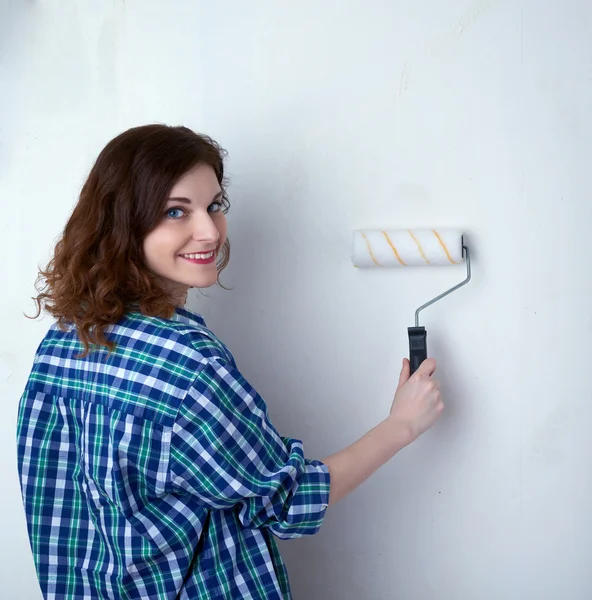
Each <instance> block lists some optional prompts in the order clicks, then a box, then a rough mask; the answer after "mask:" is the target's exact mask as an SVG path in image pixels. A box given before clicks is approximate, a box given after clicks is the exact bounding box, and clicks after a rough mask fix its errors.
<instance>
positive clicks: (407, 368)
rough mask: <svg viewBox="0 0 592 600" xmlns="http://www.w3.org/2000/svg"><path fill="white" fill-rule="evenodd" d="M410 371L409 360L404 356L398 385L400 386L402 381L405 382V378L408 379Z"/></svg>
mask: <svg viewBox="0 0 592 600" xmlns="http://www.w3.org/2000/svg"><path fill="white" fill-rule="evenodd" d="M410 372H411V365H410V364H409V361H408V360H407V359H406V358H404V359H403V366H402V367H401V374H400V375H399V385H398V387H401V386H402V385H403V384H404V383H406V382H407V380H408V379H409V375H410Z"/></svg>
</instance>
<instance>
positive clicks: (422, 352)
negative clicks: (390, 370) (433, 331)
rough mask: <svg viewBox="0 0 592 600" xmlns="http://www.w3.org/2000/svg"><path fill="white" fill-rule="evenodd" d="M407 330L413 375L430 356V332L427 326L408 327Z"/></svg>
mask: <svg viewBox="0 0 592 600" xmlns="http://www.w3.org/2000/svg"><path fill="white" fill-rule="evenodd" d="M407 332H408V333H409V362H410V363H411V375H413V373H415V371H417V369H418V368H419V365H421V363H422V362H423V361H424V360H425V359H426V358H427V357H428V343H427V337H428V332H427V331H426V329H425V327H408V328H407Z"/></svg>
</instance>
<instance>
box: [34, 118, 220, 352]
mask: <svg viewBox="0 0 592 600" xmlns="http://www.w3.org/2000/svg"><path fill="white" fill-rule="evenodd" d="M225 156H226V152H225V151H224V150H223V149H222V148H221V147H220V146H219V145H218V144H217V143H216V142H215V141H214V140H212V139H211V138H210V137H208V136H206V135H203V134H197V133H195V132H193V131H191V130H190V129H188V128H187V127H173V126H168V125H160V124H153V125H144V126H140V127H133V128H131V129H128V130H127V131H124V132H123V133H121V134H120V135H118V136H117V137H115V138H114V139H112V140H111V141H110V142H109V143H108V144H107V145H106V146H105V148H104V149H103V150H102V151H101V153H100V154H99V156H98V158H97V160H96V162H95V164H94V166H93V167H92V169H91V171H90V173H89V175H88V178H87V180H86V182H85V183H84V185H83V187H82V190H81V192H80V197H79V199H78V202H77V204H76V206H75V208H74V210H73V212H72V214H71V216H70V218H69V220H68V222H67V224H66V227H65V228H64V231H63V233H62V236H61V238H60V239H59V241H58V242H57V244H56V246H55V251H54V255H53V258H52V259H51V260H50V261H49V263H48V265H47V267H46V268H45V269H41V268H40V269H39V276H38V278H37V281H36V284H35V287H36V290H37V291H38V292H39V293H38V295H37V296H36V297H34V298H33V300H35V302H36V304H37V314H36V315H35V316H34V317H33V318H37V317H39V315H40V314H41V311H42V308H45V310H46V311H47V312H49V313H50V314H51V315H53V316H54V317H56V318H57V321H58V324H59V326H60V327H61V328H62V329H66V328H67V327H68V326H69V325H70V324H74V325H75V326H76V328H77V331H78V335H79V338H80V340H81V342H82V344H83V346H84V353H83V354H82V356H86V355H87V354H88V352H89V351H90V349H91V345H98V346H106V347H107V348H108V349H109V350H110V351H111V350H113V348H114V346H115V345H114V343H113V342H112V341H110V340H108V339H107V338H106V336H105V329H106V328H107V327H108V326H109V325H110V324H113V323H116V322H118V321H119V320H120V319H121V318H122V317H123V315H124V314H125V313H126V312H128V311H130V310H139V311H140V312H142V313H143V314H146V315H150V316H159V317H164V318H169V317H170V316H172V314H173V311H174V303H173V300H172V298H171V295H170V292H167V291H166V290H165V288H164V286H163V284H162V283H160V281H159V280H158V278H157V276H156V275H154V274H153V273H152V272H151V271H150V270H149V269H148V267H147V266H146V263H145V260H144V253H143V248H142V242H143V240H144V238H145V237H146V235H148V233H150V232H151V231H152V230H153V229H154V228H155V227H156V226H157V225H158V223H159V222H160V221H161V220H162V215H163V212H164V211H165V207H166V203H167V199H168V195H169V193H170V190H171V188H172V187H173V186H174V185H175V183H176V182H177V181H178V180H179V179H180V178H181V177H182V176H183V175H185V174H186V173H187V172H188V171H189V170H191V169H192V168H194V167H195V166H197V165H199V164H206V165H210V166H211V167H212V168H213V169H214V171H215V173H216V177H217V179H218V183H219V184H220V187H221V188H222V192H223V198H222V203H223V206H224V212H225V213H226V212H227V211H228V209H229V207H230V203H229V201H228V197H227V194H226V189H225V179H224V157H225ZM229 257H230V243H229V241H228V240H226V242H225V244H224V246H223V248H222V249H221V252H220V255H219V258H218V263H217V270H218V278H219V276H220V273H221V272H222V270H223V269H224V268H225V267H226V265H227V264H228V260H229ZM218 283H219V279H218Z"/></svg>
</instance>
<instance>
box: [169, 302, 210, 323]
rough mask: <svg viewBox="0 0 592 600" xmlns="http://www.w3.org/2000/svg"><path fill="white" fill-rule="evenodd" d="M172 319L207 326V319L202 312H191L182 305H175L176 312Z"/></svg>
mask: <svg viewBox="0 0 592 600" xmlns="http://www.w3.org/2000/svg"><path fill="white" fill-rule="evenodd" d="M172 319H173V320H174V321H180V322H181V323H187V324H189V325H201V326H202V327H207V325H206V322H205V319H204V318H203V317H202V316H201V315H200V314H198V313H194V312H191V311H189V310H187V309H186V308H181V307H180V306H175V314H174V315H173V317H172Z"/></svg>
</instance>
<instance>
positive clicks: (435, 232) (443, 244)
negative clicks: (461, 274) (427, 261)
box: [432, 229, 456, 265]
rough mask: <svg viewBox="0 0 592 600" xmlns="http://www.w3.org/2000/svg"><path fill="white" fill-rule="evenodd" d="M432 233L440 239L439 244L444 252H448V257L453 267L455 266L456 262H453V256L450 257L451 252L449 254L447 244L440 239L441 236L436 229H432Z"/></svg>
mask: <svg viewBox="0 0 592 600" xmlns="http://www.w3.org/2000/svg"><path fill="white" fill-rule="evenodd" d="M432 231H433V232H434V235H435V236H436V237H437V238H438V242H440V246H442V248H443V250H444V252H446V256H447V257H448V260H449V261H450V262H451V263H452V264H453V265H455V264H456V261H454V260H452V256H450V252H448V248H447V247H446V244H445V243H444V240H443V239H442V238H441V237H440V234H439V233H438V232H437V231H436V230H435V229H432Z"/></svg>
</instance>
